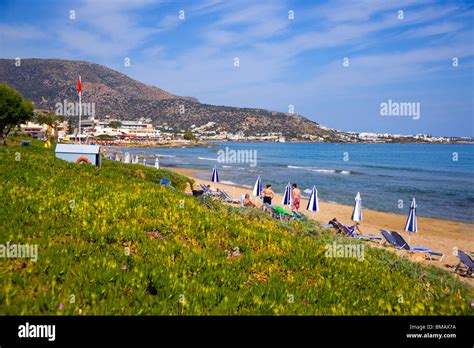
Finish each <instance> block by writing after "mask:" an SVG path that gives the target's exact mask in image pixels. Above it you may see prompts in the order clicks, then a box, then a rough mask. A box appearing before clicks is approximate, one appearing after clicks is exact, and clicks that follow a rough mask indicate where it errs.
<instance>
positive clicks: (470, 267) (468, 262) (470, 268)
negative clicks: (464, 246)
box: [454, 250, 474, 276]
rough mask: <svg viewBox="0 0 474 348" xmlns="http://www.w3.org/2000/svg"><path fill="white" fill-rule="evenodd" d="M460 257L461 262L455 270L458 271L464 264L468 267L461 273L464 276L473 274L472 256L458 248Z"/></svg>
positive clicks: (473, 262)
mask: <svg viewBox="0 0 474 348" xmlns="http://www.w3.org/2000/svg"><path fill="white" fill-rule="evenodd" d="M458 258H459V261H460V262H459V264H458V265H457V266H456V268H455V269H454V272H458V271H459V270H460V269H461V267H462V266H463V265H464V266H465V267H466V268H467V269H466V271H464V272H463V273H460V274H461V275H463V276H472V271H473V270H474V261H473V260H472V258H471V257H470V256H469V255H468V254H467V253H465V252H464V251H462V250H458ZM462 268H464V267H462Z"/></svg>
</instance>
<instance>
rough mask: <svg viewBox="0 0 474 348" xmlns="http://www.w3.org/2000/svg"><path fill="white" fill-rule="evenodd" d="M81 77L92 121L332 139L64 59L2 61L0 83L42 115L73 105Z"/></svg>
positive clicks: (259, 112)
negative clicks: (58, 106)
mask: <svg viewBox="0 0 474 348" xmlns="http://www.w3.org/2000/svg"><path fill="white" fill-rule="evenodd" d="M79 75H81V77H82V83H83V92H82V94H83V96H82V98H83V101H87V102H90V103H95V112H96V117H98V118H102V117H105V116H107V115H108V116H112V117H114V118H118V119H120V120H134V119H139V118H141V117H144V118H150V119H152V120H153V122H154V123H155V124H167V125H170V126H173V127H174V128H175V129H184V130H186V129H189V128H191V127H192V126H196V127H199V126H202V125H205V124H208V123H209V122H214V123H215V125H214V126H213V127H211V128H210V130H214V131H216V132H223V131H226V132H228V133H237V132H242V133H244V134H245V135H246V136H248V135H256V134H264V133H270V132H271V133H281V134H282V136H284V137H287V138H294V139H301V138H302V135H304V134H306V135H310V136H313V137H316V138H317V137H325V138H333V136H334V134H335V132H333V131H332V130H327V129H323V128H321V127H320V126H319V124H318V123H316V122H314V121H311V120H309V119H307V118H305V117H304V116H302V115H298V114H290V113H283V112H277V111H270V110H266V109H261V108H240V107H232V106H225V105H211V104H203V103H200V102H199V101H198V100H197V99H196V98H194V97H183V96H177V95H174V94H172V93H169V92H167V91H166V90H164V89H161V88H159V87H155V86H151V85H147V84H144V83H142V82H140V81H137V80H134V79H132V78H131V77H129V76H127V75H125V74H123V73H121V72H118V71H115V70H113V69H110V68H108V67H106V66H103V65H100V64H97V63H93V62H87V61H75V60H63V59H41V58H28V59H22V60H21V65H20V66H18V67H17V66H15V60H14V59H0V82H5V83H7V84H9V85H10V86H12V87H13V88H15V89H17V90H18V91H19V92H20V93H22V95H23V96H24V97H25V98H26V99H30V100H32V101H33V102H34V104H35V106H36V107H37V108H40V109H45V110H49V111H51V112H54V110H55V108H54V106H55V105H56V103H62V102H63V100H64V99H66V100H68V101H72V102H75V101H76V100H77V90H76V85H77V79H78V76H79Z"/></svg>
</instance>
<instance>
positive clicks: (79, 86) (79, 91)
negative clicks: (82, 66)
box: [77, 80, 82, 93]
mask: <svg viewBox="0 0 474 348" xmlns="http://www.w3.org/2000/svg"><path fill="white" fill-rule="evenodd" d="M81 92H82V84H81V80H77V93H81Z"/></svg>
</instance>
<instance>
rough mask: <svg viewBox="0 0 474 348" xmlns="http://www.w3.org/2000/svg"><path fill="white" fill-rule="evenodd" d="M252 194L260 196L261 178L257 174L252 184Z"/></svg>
mask: <svg viewBox="0 0 474 348" xmlns="http://www.w3.org/2000/svg"><path fill="white" fill-rule="evenodd" d="M252 194H253V195H254V196H255V197H260V196H261V194H262V179H261V178H260V175H259V176H258V178H257V181H256V182H255V185H254V186H253V192H252Z"/></svg>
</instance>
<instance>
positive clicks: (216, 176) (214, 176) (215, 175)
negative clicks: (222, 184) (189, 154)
mask: <svg viewBox="0 0 474 348" xmlns="http://www.w3.org/2000/svg"><path fill="white" fill-rule="evenodd" d="M211 181H212V182H219V173H218V172H217V166H214V169H213V170H212V179H211Z"/></svg>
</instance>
